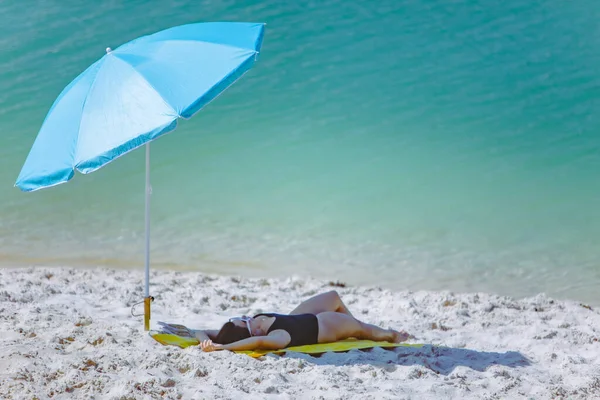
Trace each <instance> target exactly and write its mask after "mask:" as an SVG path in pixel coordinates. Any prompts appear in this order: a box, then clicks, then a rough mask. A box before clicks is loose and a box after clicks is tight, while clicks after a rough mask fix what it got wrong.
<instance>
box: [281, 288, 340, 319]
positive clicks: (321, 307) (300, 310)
mask: <svg viewBox="0 0 600 400" xmlns="http://www.w3.org/2000/svg"><path fill="white" fill-rule="evenodd" d="M323 312H337V313H343V314H346V315H349V316H351V317H352V314H351V313H350V311H349V310H348V307H346V305H345V304H344V302H343V301H342V299H341V298H340V295H339V294H338V292H336V291H335V290H332V291H330V292H326V293H321V294H318V295H316V296H313V297H311V298H310V299H308V300H305V301H303V302H302V303H301V304H300V305H299V306H298V307H296V308H294V309H293V310H292V312H290V315H294V314H315V315H317V314H320V313H323Z"/></svg>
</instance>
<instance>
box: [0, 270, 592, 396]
mask: <svg viewBox="0 0 600 400" xmlns="http://www.w3.org/2000/svg"><path fill="white" fill-rule="evenodd" d="M150 283H151V287H150V295H152V296H155V298H156V300H155V302H154V303H153V309H152V321H151V326H152V328H154V327H156V325H157V322H158V321H165V322H172V323H180V324H184V325H186V326H188V327H190V328H196V329H207V328H213V329H216V328H218V327H219V326H220V325H221V324H222V323H223V322H225V321H226V320H227V319H228V318H229V317H231V316H234V315H242V314H251V313H258V312H268V311H273V312H288V311H289V310H290V309H291V308H293V307H294V306H295V305H297V304H298V303H299V302H300V301H302V300H304V299H305V298H307V297H308V296H310V295H312V294H315V293H319V292H323V291H326V290H332V289H335V290H337V291H338V292H339V293H340V295H341V296H342V298H343V299H344V301H345V302H346V304H347V305H348V307H349V308H350V310H351V311H352V312H353V313H354V314H355V316H356V317H357V318H359V319H361V320H363V321H365V322H369V323H374V324H377V325H380V326H384V327H393V328H399V329H405V330H407V331H408V332H409V333H411V334H413V335H415V336H416V339H415V340H411V341H409V343H421V344H425V346H424V347H423V348H420V349H408V348H397V349H394V350H383V349H373V350H371V351H357V350H353V351H350V352H348V353H326V354H324V355H323V356H321V357H311V356H308V355H305V354H290V355H287V356H285V357H279V356H266V357H262V358H261V359H257V360H254V359H251V358H250V357H247V356H244V355H238V354H234V353H230V352H216V353H202V352H201V351H200V350H199V349H198V348H196V347H191V348H188V349H185V350H182V349H179V348H176V347H171V346H162V345H160V344H158V343H157V342H155V341H154V340H153V339H152V338H150V337H149V335H147V333H146V332H144V331H143V318H142V317H133V316H132V315H131V306H132V305H133V304H134V303H137V302H138V301H140V300H141V298H142V297H143V270H142V269H139V270H138V269H135V270H134V269H130V270H121V269H108V268H89V269H88V268H86V269H76V268H66V267H28V268H21V267H19V268H0V309H1V310H2V312H1V313H0V337H1V339H0V340H1V341H2V346H0V348H1V349H2V350H0V367H2V368H1V370H2V371H4V372H2V373H0V392H2V393H6V396H7V398H15V399H20V398H32V397H34V396H37V397H39V398H49V397H51V398H90V397H95V398H110V399H113V398H114V399H121V398H136V399H137V398H143V397H144V396H164V397H166V398H198V397H200V398H240V397H244V398H264V397H265V396H266V395H267V394H269V397H273V398H340V397H341V398H363V399H367V398H374V399H375V398H377V399H380V398H386V399H387V398H389V399H391V398H413V397H417V398H423V399H437V398H482V397H484V398H528V397H534V398H567V397H568V398H576V399H578V398H581V399H584V398H592V397H594V396H600V378H598V377H600V342H599V340H600V313H599V312H598V310H597V309H596V308H595V307H584V306H582V305H580V303H579V302H577V301H564V300H554V299H552V298H549V297H547V296H545V295H537V296H533V297H529V298H524V299H514V298H511V297H508V296H498V295H492V294H486V293H452V292H431V291H414V292H412V291H395V290H390V289H383V288H381V287H377V286H349V285H346V286H345V287H343V286H341V285H336V284H335V282H330V281H328V280H318V279H313V278H306V279H304V278H300V277H291V278H286V279H276V278H242V277H235V276H219V275H209V274H203V273H198V272H191V271H186V272H179V271H165V270H159V269H155V270H151V280H150ZM332 284H333V285H332ZM140 311H141V308H137V309H136V310H135V312H136V313H140Z"/></svg>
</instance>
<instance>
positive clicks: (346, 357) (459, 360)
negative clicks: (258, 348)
mask: <svg viewBox="0 0 600 400" xmlns="http://www.w3.org/2000/svg"><path fill="white" fill-rule="evenodd" d="M285 357H287V358H298V359H304V360H306V361H309V362H311V363H313V364H316V365H336V366H343V365H360V364H370V365H373V366H378V367H384V368H390V366H394V365H396V366H411V365H422V366H423V367H425V368H428V369H430V370H432V371H433V372H435V373H437V374H441V375H449V374H450V373H452V371H454V369H455V368H456V367H459V366H463V367H467V368H471V369H473V370H475V371H480V372H483V371H485V370H486V369H487V368H489V367H490V366H492V365H502V366H505V367H510V368H517V367H527V366H530V365H531V361H530V360H529V359H528V358H527V357H526V356H524V355H523V354H521V353H519V352H517V351H507V352H504V353H498V352H485V351H477V350H470V349H459V348H452V347H442V346H433V345H423V346H421V347H397V348H391V349H383V348H374V349H369V350H351V351H348V352H346V353H332V352H329V353H323V354H320V355H312V356H311V355H308V354H301V353H294V352H289V353H286V355H285ZM392 368H393V367H392Z"/></svg>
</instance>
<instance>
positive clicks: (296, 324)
mask: <svg viewBox="0 0 600 400" xmlns="http://www.w3.org/2000/svg"><path fill="white" fill-rule="evenodd" d="M260 315H264V316H265V317H275V321H274V322H273V324H272V325H271V326H270V327H269V330H268V332H267V334H268V333H270V332H272V331H274V330H277V329H283V330H284V331H286V332H287V333H289V334H290V337H291V338H292V340H291V341H290V343H289V344H288V345H287V346H286V347H291V346H302V345H305V344H317V343H319V320H318V319H317V316H316V315H314V314H297V315H284V314H273V313H268V314H257V315H255V316H254V317H255V318H256V317H258V316H260Z"/></svg>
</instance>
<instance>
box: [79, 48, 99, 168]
mask: <svg viewBox="0 0 600 400" xmlns="http://www.w3.org/2000/svg"><path fill="white" fill-rule="evenodd" d="M104 57H106V56H104ZM104 60H105V59H104V58H103V59H102V62H101V63H98V69H97V70H96V74H95V75H94V79H92V83H91V84H90V89H89V90H88V92H87V94H86V95H85V100H83V103H82V104H81V115H80V117H79V124H78V125H77V132H79V131H80V130H81V121H82V120H83V112H84V110H85V106H86V104H87V101H88V98H89V97H90V93H91V92H92V90H94V87H96V79H97V78H98V73H99V72H100V68H102V65H103V64H104ZM80 137H81V135H77V141H76V142H75V153H77V149H78V148H79V138H80ZM75 159H76V157H73V164H75ZM72 168H73V170H75V169H77V165H73V166H72Z"/></svg>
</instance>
